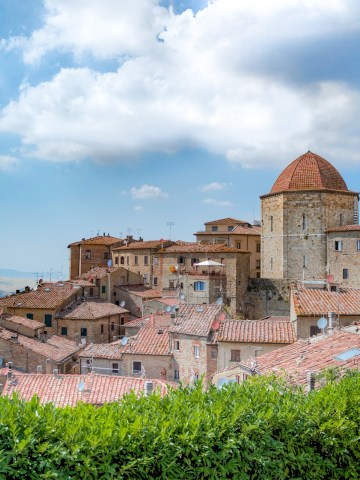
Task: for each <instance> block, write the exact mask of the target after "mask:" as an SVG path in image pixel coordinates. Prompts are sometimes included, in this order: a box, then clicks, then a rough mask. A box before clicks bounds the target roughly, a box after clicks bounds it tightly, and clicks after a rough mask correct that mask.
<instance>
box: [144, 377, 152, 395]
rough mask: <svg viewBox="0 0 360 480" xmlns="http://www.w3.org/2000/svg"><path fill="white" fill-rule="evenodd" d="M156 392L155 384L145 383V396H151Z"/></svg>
mask: <svg viewBox="0 0 360 480" xmlns="http://www.w3.org/2000/svg"><path fill="white" fill-rule="evenodd" d="M153 391H154V382H149V381H147V382H145V383H144V392H145V395H146V396H148V395H151V394H152V393H153Z"/></svg>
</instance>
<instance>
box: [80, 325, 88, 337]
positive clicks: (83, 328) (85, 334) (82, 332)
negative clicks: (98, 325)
mask: <svg viewBox="0 0 360 480" xmlns="http://www.w3.org/2000/svg"><path fill="white" fill-rule="evenodd" d="M80 336H81V337H87V328H85V327H82V328H80Z"/></svg>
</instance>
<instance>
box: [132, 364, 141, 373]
mask: <svg viewBox="0 0 360 480" xmlns="http://www.w3.org/2000/svg"><path fill="white" fill-rule="evenodd" d="M133 373H135V374H138V373H141V362H133Z"/></svg>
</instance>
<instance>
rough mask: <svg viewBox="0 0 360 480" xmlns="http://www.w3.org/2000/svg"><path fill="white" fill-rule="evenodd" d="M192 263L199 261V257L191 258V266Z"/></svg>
mask: <svg viewBox="0 0 360 480" xmlns="http://www.w3.org/2000/svg"><path fill="white" fill-rule="evenodd" d="M194 263H199V259H198V258H192V259H191V266H193V265H194Z"/></svg>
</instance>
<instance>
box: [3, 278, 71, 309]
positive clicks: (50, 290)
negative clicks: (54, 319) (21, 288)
mask: <svg viewBox="0 0 360 480" xmlns="http://www.w3.org/2000/svg"><path fill="white" fill-rule="evenodd" d="M75 294H76V289H74V287H73V285H71V284H70V283H66V282H58V283H43V284H41V285H39V286H38V287H37V289H36V290H31V291H30V292H23V293H18V294H16V295H10V296H8V297H4V298H1V299H0V305H3V306H5V307H14V308H20V307H21V308H44V309H45V308H46V309H48V308H57V307H59V306H60V305H61V304H62V303H63V302H64V301H65V300H67V299H68V298H70V297H71V296H72V295H75Z"/></svg>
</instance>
